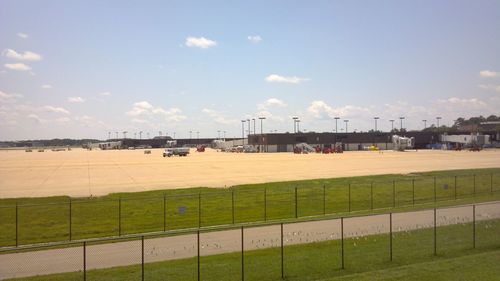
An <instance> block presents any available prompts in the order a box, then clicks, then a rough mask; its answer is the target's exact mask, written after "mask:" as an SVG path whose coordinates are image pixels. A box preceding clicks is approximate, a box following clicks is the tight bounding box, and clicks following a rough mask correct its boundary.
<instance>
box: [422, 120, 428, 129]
mask: <svg viewBox="0 0 500 281" xmlns="http://www.w3.org/2000/svg"><path fill="white" fill-rule="evenodd" d="M422 122H424V130H425V129H427V119H424V120H422Z"/></svg>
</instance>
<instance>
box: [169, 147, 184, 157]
mask: <svg viewBox="0 0 500 281" xmlns="http://www.w3.org/2000/svg"><path fill="white" fill-rule="evenodd" d="M188 154H189V147H172V148H165V150H164V151H163V157H170V156H174V155H178V156H187V155H188Z"/></svg>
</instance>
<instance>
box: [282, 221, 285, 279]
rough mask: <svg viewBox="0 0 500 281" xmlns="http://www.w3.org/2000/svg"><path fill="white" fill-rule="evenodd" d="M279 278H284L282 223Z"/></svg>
mask: <svg viewBox="0 0 500 281" xmlns="http://www.w3.org/2000/svg"><path fill="white" fill-rule="evenodd" d="M281 279H285V264H284V255H283V223H281Z"/></svg>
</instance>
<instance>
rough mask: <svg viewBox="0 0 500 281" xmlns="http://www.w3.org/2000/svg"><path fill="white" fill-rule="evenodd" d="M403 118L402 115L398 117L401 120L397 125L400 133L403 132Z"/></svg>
mask: <svg viewBox="0 0 500 281" xmlns="http://www.w3.org/2000/svg"><path fill="white" fill-rule="evenodd" d="M403 119H405V118H404V117H399V120H401V124H400V127H399V132H400V133H402V132H403Z"/></svg>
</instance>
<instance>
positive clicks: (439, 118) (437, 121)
mask: <svg viewBox="0 0 500 281" xmlns="http://www.w3.org/2000/svg"><path fill="white" fill-rule="evenodd" d="M439 120H441V117H436V123H437V127H436V129H437V132H438V134H439Z"/></svg>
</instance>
